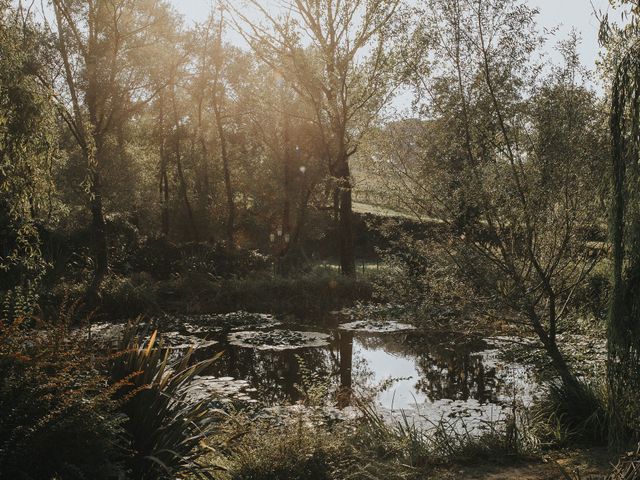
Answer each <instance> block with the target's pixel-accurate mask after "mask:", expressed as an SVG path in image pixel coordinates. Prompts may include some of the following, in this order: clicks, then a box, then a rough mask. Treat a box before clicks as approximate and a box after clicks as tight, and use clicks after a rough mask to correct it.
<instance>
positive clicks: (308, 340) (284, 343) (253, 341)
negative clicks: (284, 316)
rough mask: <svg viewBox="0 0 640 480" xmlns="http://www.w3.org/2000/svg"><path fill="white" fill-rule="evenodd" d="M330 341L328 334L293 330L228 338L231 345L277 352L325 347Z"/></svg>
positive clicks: (248, 333)
mask: <svg viewBox="0 0 640 480" xmlns="http://www.w3.org/2000/svg"><path fill="white" fill-rule="evenodd" d="M329 339H330V337H329V335H327V334H326V333H319V332H296V331H292V330H270V331H267V332H264V331H246V332H234V333H231V334H229V337H228V340H229V343H230V344H231V345H236V346H238V347H245V348H255V349H257V350H276V351H282V350H295V349H298V348H312V347H324V346H326V345H328V344H329Z"/></svg>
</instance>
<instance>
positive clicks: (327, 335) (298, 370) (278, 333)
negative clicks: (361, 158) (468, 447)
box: [165, 313, 539, 427]
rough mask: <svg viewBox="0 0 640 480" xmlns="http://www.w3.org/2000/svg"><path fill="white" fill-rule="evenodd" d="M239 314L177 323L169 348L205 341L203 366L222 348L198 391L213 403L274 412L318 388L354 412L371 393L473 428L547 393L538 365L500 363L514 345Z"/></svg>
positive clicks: (200, 355)
mask: <svg viewBox="0 0 640 480" xmlns="http://www.w3.org/2000/svg"><path fill="white" fill-rule="evenodd" d="M234 315H236V316H235V317H233V318H232V320H233V321H232V322H226V320H225V318H223V317H224V316H209V317H206V318H203V317H199V318H195V317H184V318H178V319H175V320H174V321H172V322H170V324H171V325H172V326H173V328H174V329H175V330H176V331H175V332H171V333H170V334H168V335H167V338H168V339H169V340H170V342H169V343H170V344H175V345H178V346H179V347H180V348H184V346H185V343H189V342H191V344H194V345H197V350H196V358H197V359H198V360H204V359H206V358H210V357H211V356H212V355H215V354H217V353H220V352H222V356H221V357H220V359H219V360H217V361H216V362H215V364H214V365H213V366H212V367H211V369H210V371H208V372H206V375H205V376H204V377H203V378H202V379H201V381H200V382H199V384H198V387H197V388H199V389H200V390H199V391H200V394H201V395H203V396H206V397H208V398H214V397H216V396H217V397H221V396H226V397H228V398H230V399H231V400H240V401H243V402H253V403H260V404H261V405H263V406H267V407H269V406H276V405H286V404H293V403H296V402H300V401H305V400H309V397H310V396H312V395H318V392H319V394H320V395H321V396H322V397H323V398H321V399H318V398H315V399H314V400H315V401H318V400H321V401H323V402H324V403H326V404H330V405H333V406H335V407H337V408H338V409H345V411H348V407H350V406H352V405H353V403H354V399H355V398H358V397H360V396H366V397H369V398H372V399H373V401H374V403H375V404H376V405H377V407H378V409H379V411H380V412H381V413H382V414H383V415H385V416H386V415H389V416H399V415H407V416H408V417H410V418H411V419H413V420H416V419H419V420H420V421H423V422H424V421H426V422H438V421H439V420H440V419H441V418H445V419H454V420H455V419H464V421H465V425H467V426H471V427H474V426H478V425H480V424H482V423H483V422H485V421H491V420H500V419H503V418H504V416H505V413H506V411H509V410H510V409H511V407H512V405H513V402H514V400H517V402H518V403H519V404H522V403H524V404H525V405H526V404H528V403H530V402H531V400H532V399H533V397H534V394H535V392H537V391H539V386H538V384H537V383H536V381H535V379H534V375H533V372H532V370H531V368H528V367H525V366H524V365H521V364H518V363H515V362H507V361H505V360H503V359H502V358H501V355H500V354H499V353H500V350H501V348H502V347H503V344H504V342H505V341H509V339H500V338H495V339H481V338H469V337H465V336H457V335H450V334H449V335H434V334H425V333H420V332H418V331H412V330H411V327H410V326H408V325H406V324H403V323H397V324H390V326H381V325H380V322H374V323H373V324H372V326H371V328H366V326H363V325H356V326H355V327H357V328H354V325H353V323H352V324H349V325H347V328H341V326H340V325H339V323H338V319H337V318H335V317H333V318H330V319H328V320H325V321H323V322H320V325H322V326H321V327H318V326H317V325H318V322H314V326H313V327H311V326H306V325H304V324H301V323H299V322H283V321H277V320H275V319H274V318H273V317H270V316H262V317H260V318H256V317H255V315H254V314H242V313H241V314H234ZM243 315H244V316H245V317H246V318H245V320H248V321H247V322H245V321H244V320H243ZM225 322H226V323H225ZM245 328H246V329H245ZM165 331H166V330H165ZM175 348H177V347H175Z"/></svg>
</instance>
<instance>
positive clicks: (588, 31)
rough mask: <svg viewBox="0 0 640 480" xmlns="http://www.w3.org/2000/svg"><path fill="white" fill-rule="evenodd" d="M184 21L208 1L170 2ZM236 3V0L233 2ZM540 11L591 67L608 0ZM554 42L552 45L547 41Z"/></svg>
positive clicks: (547, 1)
mask: <svg viewBox="0 0 640 480" xmlns="http://www.w3.org/2000/svg"><path fill="white" fill-rule="evenodd" d="M171 1H172V3H173V5H174V6H175V8H176V9H177V10H178V11H179V12H180V13H182V14H183V15H184V16H185V19H186V20H187V22H189V23H192V22H197V21H204V20H205V19H206V16H207V13H208V12H209V6H210V5H211V0H171ZM235 1H238V2H239V1H240V0H235ZM527 3H528V4H529V5H530V6H532V7H537V8H538V9H539V11H540V15H539V17H538V24H539V25H540V27H541V28H544V29H549V30H550V29H554V28H556V27H557V28H558V31H557V33H556V36H557V39H558V40H561V39H563V38H566V37H567V35H568V33H569V32H570V31H571V30H572V29H574V28H575V29H576V31H577V32H578V33H579V34H580V35H581V37H582V44H581V46H580V56H581V58H582V62H583V64H584V65H585V66H587V67H589V68H593V66H594V65H595V62H596V59H597V57H598V49H599V47H598V20H597V18H596V17H595V15H594V8H595V10H596V11H602V12H606V11H607V8H608V5H609V2H608V0H529V1H528V2H527ZM551 43H554V42H551Z"/></svg>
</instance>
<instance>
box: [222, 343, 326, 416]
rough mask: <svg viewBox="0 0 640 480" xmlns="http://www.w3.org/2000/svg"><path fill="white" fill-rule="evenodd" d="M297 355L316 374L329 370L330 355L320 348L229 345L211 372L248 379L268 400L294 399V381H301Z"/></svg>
mask: <svg viewBox="0 0 640 480" xmlns="http://www.w3.org/2000/svg"><path fill="white" fill-rule="evenodd" d="M298 358H300V359H302V361H303V362H304V363H305V365H306V366H307V368H308V369H309V370H310V371H313V372H318V373H319V375H322V376H326V375H328V374H329V372H330V366H331V363H332V362H331V357H330V356H329V352H328V351H327V350H326V349H323V348H309V349H299V350H285V351H269V350H254V349H251V348H242V347H234V346H231V345H229V346H226V347H225V353H224V355H223V356H222V357H221V359H220V360H219V361H218V362H216V364H215V365H214V367H213V369H214V371H213V372H211V373H212V374H214V375H218V376H230V377H234V378H238V379H243V380H247V381H248V382H249V383H250V384H251V386H252V387H254V388H256V389H257V390H258V395H259V398H260V399H261V400H262V401H264V402H265V403H267V404H278V403H284V402H296V401H298V400H300V399H301V395H300V392H299V391H298V390H297V389H296V385H300V384H301V383H302V377H301V372H300V365H299V364H298Z"/></svg>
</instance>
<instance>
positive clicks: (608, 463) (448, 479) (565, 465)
mask: <svg viewBox="0 0 640 480" xmlns="http://www.w3.org/2000/svg"><path fill="white" fill-rule="evenodd" d="M616 459H617V456H616V455H615V454H611V453H610V452H608V451H607V449H606V448H589V449H584V450H578V451H572V452H557V453H553V454H550V455H546V456H544V457H543V458H539V459H532V460H530V461H526V460H521V461H517V462H515V463H513V464H496V463H494V464H482V465H468V466H455V467H451V468H448V469H446V470H441V471H439V472H437V473H436V475H434V477H433V478H434V479H436V478H437V479H441V480H454V479H455V480H603V479H605V478H606V476H607V474H608V473H610V472H611V468H612V464H613V463H614V462H615V460H616Z"/></svg>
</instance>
